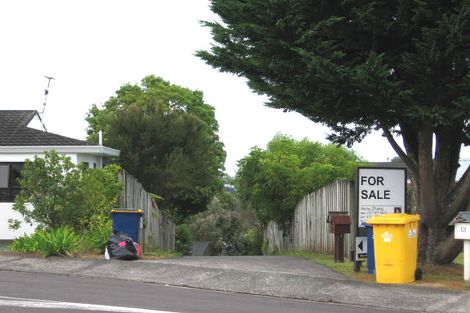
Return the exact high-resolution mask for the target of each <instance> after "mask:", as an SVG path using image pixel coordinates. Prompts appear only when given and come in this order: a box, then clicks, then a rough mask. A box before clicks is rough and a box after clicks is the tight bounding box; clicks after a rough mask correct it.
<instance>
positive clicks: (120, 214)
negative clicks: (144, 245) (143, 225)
mask: <svg viewBox="0 0 470 313" xmlns="http://www.w3.org/2000/svg"><path fill="white" fill-rule="evenodd" d="M143 214H144V211H142V210H135V209H114V210H111V216H112V221H113V231H119V232H122V233H126V234H127V235H129V237H131V238H132V240H134V241H136V242H139V229H140V219H141V218H142V215H143Z"/></svg>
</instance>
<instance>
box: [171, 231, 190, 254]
mask: <svg viewBox="0 0 470 313" xmlns="http://www.w3.org/2000/svg"><path fill="white" fill-rule="evenodd" d="M192 245H193V240H192V237H191V232H190V231H189V228H188V225H186V224H180V225H177V226H176V231H175V250H176V252H178V253H181V254H183V255H189V254H191V246H192Z"/></svg>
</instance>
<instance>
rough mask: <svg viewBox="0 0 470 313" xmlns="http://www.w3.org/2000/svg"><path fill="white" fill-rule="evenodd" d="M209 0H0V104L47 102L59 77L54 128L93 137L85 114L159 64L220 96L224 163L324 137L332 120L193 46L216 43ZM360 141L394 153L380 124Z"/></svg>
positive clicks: (378, 154) (363, 150) (186, 83)
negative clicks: (204, 57) (278, 139)
mask: <svg viewBox="0 0 470 313" xmlns="http://www.w3.org/2000/svg"><path fill="white" fill-rule="evenodd" d="M215 18H216V17H215V15H214V14H213V13H212V12H211V11H210V9H209V1H206V0H171V1H169V0H165V1H164V0H149V1H143V0H133V1H130V0H129V1H120V0H109V1H105V0H100V1H97V0H94V1H88V0H81V1H71V0H70V1H63V0H57V1H52V0H42V1H35V0H30V1H26V0H15V1H1V2H0V40H1V42H0V44H1V47H2V49H1V52H0V86H1V87H0V88H1V89H0V91H1V92H0V109H37V110H42V103H43V102H44V88H45V87H46V85H47V79H46V78H44V77H43V75H49V76H53V77H55V80H53V81H52V82H51V86H50V93H49V98H48V102H47V107H46V111H45V114H44V122H45V124H46V127H47V129H48V131H50V132H53V133H57V134H61V135H65V136H69V137H73V138H78V139H85V136H86V132H85V129H86V126H87V125H86V122H85V120H84V119H85V115H86V113H87V112H88V110H89V109H90V108H91V106H92V104H97V105H101V104H103V103H104V102H105V101H106V100H107V99H108V98H109V97H110V96H112V95H113V94H114V92H115V91H116V90H117V89H118V88H119V87H120V86H121V85H123V84H125V83H138V82H139V81H140V80H141V79H142V78H143V77H145V76H147V75H150V74H154V75H156V76H160V77H162V78H163V79H165V80H168V81H170V82H171V83H173V84H177V85H180V86H183V87H187V88H190V89H193V90H194V89H198V90H201V91H202V92H203V93H204V99H205V102H206V103H208V104H210V105H212V106H214V107H215V109H216V117H217V120H218V122H219V125H220V131H219V136H220V138H221V140H222V141H223V142H224V144H225V149H226V151H227V161H226V170H227V172H228V173H229V174H231V175H233V174H234V173H235V171H236V163H237V161H238V160H239V159H241V158H243V157H244V156H245V155H247V154H248V153H249V150H250V148H251V147H253V146H259V147H263V148H264V147H265V145H266V143H267V142H269V141H270V140H271V139H272V138H273V136H274V135H275V134H276V133H284V134H289V135H292V136H293V137H294V138H296V139H302V138H304V137H307V138H309V139H310V140H313V141H320V142H326V140H325V136H326V134H327V133H328V129H327V128H325V127H323V126H321V125H317V124H314V123H313V122H311V121H310V120H308V119H306V118H304V117H302V116H301V115H299V114H296V113H283V112H282V111H279V110H274V109H269V108H267V107H265V106H264V102H265V100H266V98H264V97H263V96H259V95H256V94H254V93H252V92H251V91H250V89H249V88H248V87H247V86H246V84H245V81H244V79H242V78H238V77H235V76H233V75H230V74H226V73H219V72H218V71H217V70H215V69H213V68H211V67H210V66H208V65H206V64H205V63H204V62H203V61H201V60H200V59H198V58H196V57H195V56H194V52H195V51H196V50H199V49H206V48H209V47H210V43H211V37H210V33H209V30H208V29H206V28H203V27H202V26H201V25H200V23H199V21H200V20H214V19H215ZM353 149H354V150H355V151H356V152H357V153H358V154H359V155H361V156H362V157H364V158H365V159H367V160H369V161H386V160H387V159H390V158H392V157H393V156H394V155H395V153H394V152H393V150H392V149H391V148H390V147H389V145H388V143H387V142H386V140H385V139H384V138H383V137H381V136H380V135H379V134H374V135H371V136H370V137H369V138H367V139H366V140H365V141H364V142H363V143H361V144H357V145H355V146H354V147H353Z"/></svg>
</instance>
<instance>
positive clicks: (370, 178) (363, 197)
mask: <svg viewBox="0 0 470 313" xmlns="http://www.w3.org/2000/svg"><path fill="white" fill-rule="evenodd" d="M357 185H358V188H357V189H358V202H359V205H358V208H359V210H358V227H364V226H365V224H366V223H367V221H368V220H369V219H370V218H372V217H373V216H376V215H383V214H387V213H405V206H406V169H405V168H370V167H360V168H358V174H357Z"/></svg>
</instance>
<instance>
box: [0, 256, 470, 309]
mask: <svg viewBox="0 0 470 313" xmlns="http://www.w3.org/2000/svg"><path fill="white" fill-rule="evenodd" d="M0 270H4V271H19V272H28V273H50V274H59V275H70V276H78V277H95V278H106V279H122V280H129V281H139V282H147V283H155V284H162V285H170V286H185V287H191V288H200V289H209V290H218V291H226V292H238V293H246V294H255V295H265V296H273V297H283V298H294V299H302V300H311V301H319V302H333V303H338V304H351V305H358V306H369V307H380V308H391V309H401V310H407V311H414V312H446V313H447V312H451V313H454V312H455V313H469V312H470V293H468V292H457V291H451V290H446V289H437V288H423V287H412V286H406V285H379V284H373V283H363V282H357V281H354V280H352V279H350V278H347V277H345V276H342V275H341V274H338V273H336V272H334V271H332V270H330V269H328V268H326V267H323V266H321V265H318V264H314V263H312V262H310V261H306V260H303V259H301V258H297V257H281V256H260V257H183V258H177V259H162V260H139V261H106V260H92V259H80V258H61V257H50V258H47V259H42V258H38V257H33V256H23V255H12V254H0Z"/></svg>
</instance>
